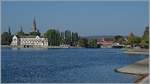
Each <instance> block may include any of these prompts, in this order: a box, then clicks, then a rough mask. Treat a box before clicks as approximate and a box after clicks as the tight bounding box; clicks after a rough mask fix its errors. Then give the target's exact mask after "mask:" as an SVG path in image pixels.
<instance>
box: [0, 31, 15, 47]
mask: <svg viewBox="0 0 150 84" xmlns="http://www.w3.org/2000/svg"><path fill="white" fill-rule="evenodd" d="M11 41H12V36H11V35H10V32H3V33H2V34H1V44H2V45H10V44H11Z"/></svg>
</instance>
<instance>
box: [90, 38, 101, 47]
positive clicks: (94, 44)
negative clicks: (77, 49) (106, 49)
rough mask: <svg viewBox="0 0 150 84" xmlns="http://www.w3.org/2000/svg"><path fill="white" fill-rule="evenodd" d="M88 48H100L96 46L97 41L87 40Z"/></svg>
mask: <svg viewBox="0 0 150 84" xmlns="http://www.w3.org/2000/svg"><path fill="white" fill-rule="evenodd" d="M88 47H89V48H100V45H98V44H97V39H90V40H88Z"/></svg>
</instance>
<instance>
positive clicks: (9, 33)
mask: <svg viewBox="0 0 150 84" xmlns="http://www.w3.org/2000/svg"><path fill="white" fill-rule="evenodd" d="M8 33H9V35H11V31H10V27H9V28H8Z"/></svg>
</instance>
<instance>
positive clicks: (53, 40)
mask: <svg viewBox="0 0 150 84" xmlns="http://www.w3.org/2000/svg"><path fill="white" fill-rule="evenodd" d="M44 36H45V37H47V38H48V42H49V45H52V46H59V45H60V43H61V42H60V41H61V38H60V32H59V31H58V30H55V29H49V30H48V31H47V32H46V33H45V34H44Z"/></svg>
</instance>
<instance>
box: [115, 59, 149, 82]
mask: <svg viewBox="0 0 150 84" xmlns="http://www.w3.org/2000/svg"><path fill="white" fill-rule="evenodd" d="M148 60H149V58H146V59H143V60H140V61H137V62H135V63H133V64H129V65H127V66H124V67H121V68H118V69H114V71H115V72H118V73H124V74H131V75H135V76H136V77H137V78H136V80H135V81H134V83H141V82H146V83H147V82H148V79H146V78H147V77H148V76H149V73H148V64H149V63H148ZM143 80H144V81H143Z"/></svg>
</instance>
